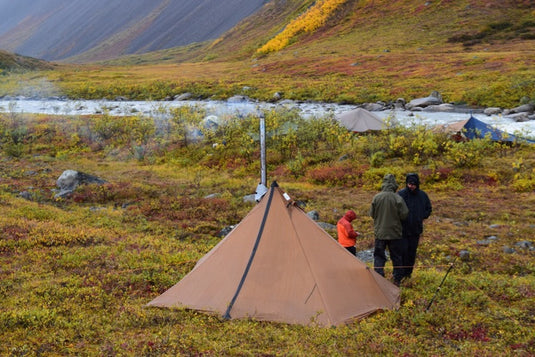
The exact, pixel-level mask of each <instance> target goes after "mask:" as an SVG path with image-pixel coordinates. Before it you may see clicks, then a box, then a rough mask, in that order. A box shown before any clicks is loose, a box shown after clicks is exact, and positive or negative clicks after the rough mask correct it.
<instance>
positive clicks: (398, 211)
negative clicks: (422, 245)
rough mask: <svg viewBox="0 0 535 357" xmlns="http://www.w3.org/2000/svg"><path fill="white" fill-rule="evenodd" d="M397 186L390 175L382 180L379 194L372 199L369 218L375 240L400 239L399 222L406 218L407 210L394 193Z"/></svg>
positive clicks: (398, 196) (400, 227)
mask: <svg viewBox="0 0 535 357" xmlns="http://www.w3.org/2000/svg"><path fill="white" fill-rule="evenodd" d="M397 189H398V184H397V183H396V178H395V177H394V175H392V174H386V175H385V177H384V178H383V184H382V186H381V192H379V193H378V194H376V195H375V196H374V197H373V200H372V205H371V207H370V216H371V217H372V218H373V228H374V232H375V238H376V239H382V240H391V239H401V237H402V226H401V221H402V220H404V219H405V218H407V215H408V213H409V209H408V208H407V205H406V204H405V201H403V198H402V197H401V196H400V195H398V194H397V193H396V190H397Z"/></svg>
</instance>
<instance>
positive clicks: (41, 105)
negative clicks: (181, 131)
mask: <svg viewBox="0 0 535 357" xmlns="http://www.w3.org/2000/svg"><path fill="white" fill-rule="evenodd" d="M185 105H189V106H196V107H199V108H203V109H204V110H205V111H206V115H207V116H208V115H215V116H218V117H221V116H225V115H248V114H251V113H259V112H261V111H262V110H270V109H277V108H281V109H282V108H292V109H296V110H298V111H299V112H300V113H301V115H302V116H303V117H314V116H316V117H320V116H325V115H334V116H336V115H337V114H340V113H342V112H344V111H348V110H351V109H354V108H355V106H353V105H340V104H333V103H302V102H292V101H284V102H281V103H266V102H258V103H257V102H250V101H241V102H232V101H105V100H59V99H57V100H56V99H46V100H45V99H43V100H28V99H13V100H5V99H2V100H0V112H4V113H32V114H54V115H89V114H99V113H104V112H107V113H108V114H109V115H112V116H121V115H139V114H142V115H147V116H152V117H157V116H161V115H162V113H165V112H167V111H168V110H169V109H170V108H174V107H180V106H185ZM374 113H375V114H377V115H378V116H379V117H381V118H382V119H385V118H387V117H390V118H394V119H395V120H396V121H397V122H398V123H400V124H401V125H411V124H425V125H430V126H432V125H439V124H449V123H453V122H457V121H461V120H466V119H468V118H469V117H470V115H471V113H470V112H468V111H466V112H462V113H459V112H427V111H421V112H412V111H407V110H386V111H375V112H374ZM473 115H474V116H475V117H476V118H477V119H479V120H481V121H483V122H485V123H487V124H490V125H492V126H494V127H496V128H498V129H500V130H503V131H506V132H508V133H512V134H513V133H516V134H521V135H522V136H535V120H530V121H526V122H516V121H515V120H513V119H512V118H509V117H507V116H502V115H493V116H487V115H485V114H483V113H475V114H473Z"/></svg>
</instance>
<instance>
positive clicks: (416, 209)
mask: <svg viewBox="0 0 535 357" xmlns="http://www.w3.org/2000/svg"><path fill="white" fill-rule="evenodd" d="M405 183H406V186H405V188H404V189H402V190H401V191H399V192H398V194H399V195H400V196H401V197H402V198H403V200H404V201H405V203H406V204H407V207H408V208H409V215H408V216H407V219H405V220H404V221H402V222H401V223H402V226H403V243H404V245H405V247H404V249H405V252H404V254H403V266H404V267H405V268H404V277H407V278H410V277H411V275H412V271H413V268H414V263H415V261H416V250H417V249H418V243H419V241H420V236H421V234H422V232H423V229H424V225H423V221H424V219H427V218H429V216H430V215H431V211H432V207H431V201H430V200H429V196H427V193H425V192H424V191H422V190H421V189H420V177H419V176H418V174H416V173H410V174H407V177H406V179H405Z"/></svg>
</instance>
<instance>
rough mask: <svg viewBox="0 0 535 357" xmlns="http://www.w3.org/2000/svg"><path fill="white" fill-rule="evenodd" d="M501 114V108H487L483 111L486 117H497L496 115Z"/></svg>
mask: <svg viewBox="0 0 535 357" xmlns="http://www.w3.org/2000/svg"><path fill="white" fill-rule="evenodd" d="M501 112H502V108H498V107H489V108H486V109H485V110H483V113H484V114H486V115H488V116H490V115H497V114H500V113H501Z"/></svg>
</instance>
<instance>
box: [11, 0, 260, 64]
mask: <svg viewBox="0 0 535 357" xmlns="http://www.w3.org/2000/svg"><path fill="white" fill-rule="evenodd" d="M264 3H265V1H264V0H227V1H224V2H222V1H218V0H206V1H201V2H197V1H188V0H154V1H145V0H115V1H109V0H93V1H85V0H69V1H67V0H18V1H16V2H14V1H11V0H0V48H2V49H4V50H8V51H10V52H15V53H20V54H22V55H26V56H32V57H36V58H42V59H46V60H63V59H66V58H69V57H73V56H76V59H77V60H78V61H88V60H102V59H109V58H113V57H117V56H119V55H123V54H132V53H143V52H147V51H154V50H159V49H165V48H170V47H176V46H183V45H187V44H190V43H192V42H200V41H206V40H209V39H214V38H216V37H217V36H219V35H220V34H222V33H223V32H225V31H227V30H229V29H230V28H232V27H233V26H234V25H235V24H236V23H238V22H239V21H240V20H242V19H243V18H244V17H247V16H249V15H250V14H252V13H254V12H255V11H257V10H258V9H259V8H261V7H262V5H263V4H264ZM84 53H87V54H86V55H85V56H84Z"/></svg>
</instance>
